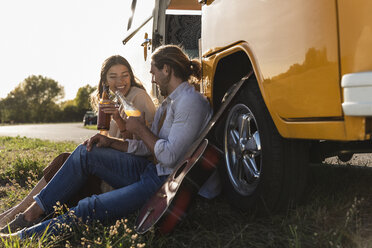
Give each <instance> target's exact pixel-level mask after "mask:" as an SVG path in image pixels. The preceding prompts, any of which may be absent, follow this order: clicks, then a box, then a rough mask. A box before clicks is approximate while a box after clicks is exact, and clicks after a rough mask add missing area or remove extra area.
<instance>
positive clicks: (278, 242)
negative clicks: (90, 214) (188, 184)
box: [0, 137, 372, 248]
mask: <svg viewBox="0 0 372 248" xmlns="http://www.w3.org/2000/svg"><path fill="white" fill-rule="evenodd" d="M75 146H76V144H74V143H52V142H49V141H42V140H38V139H27V138H19V137H17V138H8V137H5V138H4V137H0V211H4V210H5V209H7V208H9V207H10V206H12V205H14V204H15V203H17V202H18V201H20V199H22V197H24V196H25V195H26V194H27V192H28V191H29V190H30V189H31V188H32V187H33V186H34V185H35V184H36V182H37V180H38V179H39V178H40V176H41V171H42V168H43V167H44V166H45V165H47V163H48V162H49V161H51V160H52V158H54V157H55V156H56V155H58V154H59V153H61V152H65V151H72V150H73V149H74V148H75ZM371 178H372V168H370V167H368V166H350V165H348V164H345V163H342V164H339V163H337V162H336V163H323V164H313V165H310V168H309V182H308V184H307V188H306V190H305V193H304V199H303V202H301V203H300V204H299V205H298V206H297V207H296V208H295V209H293V210H288V211H287V212H284V213H280V214H275V215H272V216H266V217H257V216H254V215H252V214H250V213H242V212H239V211H237V210H236V209H234V208H232V207H231V206H230V205H229V204H228V203H227V201H226V200H225V198H224V197H223V196H219V197H217V198H216V199H213V200H206V199H203V198H197V199H196V201H195V204H194V205H193V206H192V208H191V209H190V211H189V212H188V215H187V218H185V220H184V221H183V222H181V224H180V225H179V226H178V227H177V228H176V230H175V231H174V232H173V233H172V234H171V235H167V236H160V235H158V234H157V233H156V232H155V231H153V230H152V231H150V232H148V233H146V234H145V235H136V234H135V233H134V232H133V228H132V227H133V225H134V220H135V218H136V215H132V216H128V219H127V220H119V221H117V222H116V223H113V224H112V225H109V226H104V225H102V224H101V223H99V222H95V223H92V224H90V225H85V224H82V223H80V224H79V225H77V226H72V227H66V232H65V233H64V234H63V235H60V236H56V237H50V238H46V237H44V238H41V239H39V240H38V239H32V240H25V241H20V240H19V239H17V238H14V239H13V240H10V241H7V243H3V244H2V247H141V246H143V245H144V244H145V247H159V248H163V247H164V248H168V247H177V248H178V247H206V248H207V247H213V248H219V247H221V248H224V247H242V248H243V247H244V248H245V247H293V248H297V247H298V248H299V247H372V211H371V208H372V194H371V190H372V180H371Z"/></svg>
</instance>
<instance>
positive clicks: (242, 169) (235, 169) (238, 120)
mask: <svg viewBox="0 0 372 248" xmlns="http://www.w3.org/2000/svg"><path fill="white" fill-rule="evenodd" d="M224 150H225V161H226V166H227V172H228V176H229V179H230V181H231V183H232V185H233V187H234V188H235V190H236V191H238V192H239V193H240V194H241V195H245V196H246V195H249V194H251V193H252V192H253V191H254V190H255V188H256V187H257V184H258V181H259V179H260V174H261V157H262V156H261V140H260V134H259V130H258V127H257V122H256V119H255V117H254V115H253V114H252V112H251V111H250V109H249V108H248V107H247V106H245V105H244V104H237V105H235V106H234V107H233V108H232V109H231V111H230V113H229V115H228V117H227V121H226V126H225V132H224Z"/></svg>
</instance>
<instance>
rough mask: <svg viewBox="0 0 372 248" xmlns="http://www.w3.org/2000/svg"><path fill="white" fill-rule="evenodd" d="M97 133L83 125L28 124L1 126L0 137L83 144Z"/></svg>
mask: <svg viewBox="0 0 372 248" xmlns="http://www.w3.org/2000/svg"><path fill="white" fill-rule="evenodd" d="M95 133H97V130H89V129H86V128H84V126H83V123H81V122H79V123H58V124H29V125H28V124H27V125H10V126H0V136H12V137H15V136H18V135H19V136H21V137H23V136H26V137H28V138H39V139H46V140H51V141H73V142H75V143H81V142H83V141H84V140H86V139H87V138H89V137H91V136H92V135H94V134H95Z"/></svg>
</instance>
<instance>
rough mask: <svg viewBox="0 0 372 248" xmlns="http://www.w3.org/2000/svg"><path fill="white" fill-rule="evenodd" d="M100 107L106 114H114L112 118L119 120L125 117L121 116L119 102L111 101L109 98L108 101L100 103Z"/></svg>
mask: <svg viewBox="0 0 372 248" xmlns="http://www.w3.org/2000/svg"><path fill="white" fill-rule="evenodd" d="M99 108H100V109H101V110H102V111H103V112H104V113H106V114H111V115H112V118H113V119H114V120H115V121H117V120H118V119H123V118H122V117H121V116H120V112H119V106H118V104H117V103H115V102H113V101H110V100H107V101H104V102H103V103H100V104H99Z"/></svg>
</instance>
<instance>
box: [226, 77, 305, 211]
mask: <svg viewBox="0 0 372 248" xmlns="http://www.w3.org/2000/svg"><path fill="white" fill-rule="evenodd" d="M227 113H228V115H227V117H226V118H225V119H224V125H225V127H224V132H223V142H222V143H223V150H224V152H225V167H223V168H222V181H223V183H224V191H225V193H226V196H227V198H228V199H229V201H230V202H231V203H232V204H233V205H234V206H235V207H237V208H239V209H240V210H243V211H247V210H253V211H256V210H258V211H259V212H262V213H264V214H268V213H272V212H277V211H279V210H283V209H286V208H288V207H289V206H291V205H293V204H294V203H295V202H297V201H298V200H299V199H300V197H301V194H302V192H303V189H304V186H305V183H306V174H307V164H308V154H309V147H308V142H307V141H302V140H289V139H284V138H282V137H281V136H280V134H279V133H278V131H277V129H276V127H275V125H274V123H273V121H272V119H271V117H270V115H269V112H268V110H267V108H266V105H265V103H264V101H263V99H262V96H261V93H260V91H259V88H258V86H257V83H256V81H255V79H250V80H248V82H245V87H244V88H243V89H241V91H240V92H239V93H238V95H237V96H236V98H235V100H234V103H233V104H232V106H231V107H230V109H229V110H228V111H227ZM239 130H240V131H239Z"/></svg>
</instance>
